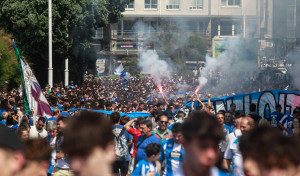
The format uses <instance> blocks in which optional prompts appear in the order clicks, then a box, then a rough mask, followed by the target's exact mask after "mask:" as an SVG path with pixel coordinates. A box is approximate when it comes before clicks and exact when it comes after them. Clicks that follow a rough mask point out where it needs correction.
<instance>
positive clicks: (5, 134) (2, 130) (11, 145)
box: [0, 125, 24, 151]
mask: <svg viewBox="0 0 300 176" xmlns="http://www.w3.org/2000/svg"><path fill="white" fill-rule="evenodd" d="M0 148H6V149H11V150H14V151H17V150H21V151H24V148H23V145H22V142H21V139H20V138H19V137H18V136H17V134H16V133H14V132H13V131H11V130H10V129H9V128H8V127H6V126H4V125H0Z"/></svg>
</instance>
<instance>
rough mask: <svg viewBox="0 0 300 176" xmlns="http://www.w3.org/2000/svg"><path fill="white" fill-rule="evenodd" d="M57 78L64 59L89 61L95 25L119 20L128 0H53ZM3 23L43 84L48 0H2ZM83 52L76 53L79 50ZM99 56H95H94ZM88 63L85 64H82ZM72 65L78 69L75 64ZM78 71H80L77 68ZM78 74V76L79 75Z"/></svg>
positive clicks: (61, 72)
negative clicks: (87, 56) (88, 56)
mask: <svg viewBox="0 0 300 176" xmlns="http://www.w3.org/2000/svg"><path fill="white" fill-rule="evenodd" d="M52 1H53V3H52V5H53V7H52V10H53V11H52V18H53V27H52V28H53V67H54V80H55V81H56V82H59V81H61V80H62V77H63V70H64V59H66V58H69V59H70V63H77V61H80V62H82V63H83V64H86V63H89V60H87V61H82V60H86V59H87V58H83V56H86V55H88V54H90V53H83V54H82V53H81V52H93V54H90V55H91V56H92V57H93V58H94V57H95V55H96V54H95V51H94V50H93V49H92V36H93V32H94V29H95V28H96V27H101V26H107V25H108V24H109V23H110V22H116V21H118V20H119V19H120V18H121V17H122V16H121V11H120V10H123V9H124V7H125V4H126V3H127V1H122V2H121V3H118V2H120V1H119V0H52ZM0 27H2V28H3V29H5V30H6V31H9V32H10V33H11V34H12V35H13V36H14V38H15V39H16V42H17V44H18V45H19V48H20V49H21V51H22V54H23V55H24V56H25V57H26V58H27V60H28V61H29V62H30V63H32V64H33V65H32V68H33V70H34V71H35V74H36V77H37V79H38V80H40V83H41V84H42V85H45V83H46V82H47V81H46V80H47V68H48V0H34V1H32V0H6V1H0ZM79 52H80V54H77V53H79ZM94 59H96V58H94ZM81 66H82V67H86V65H81ZM70 67H71V68H70V69H71V71H72V70H75V71H78V69H76V67H78V66H77V65H76V64H70ZM76 73H77V72H76ZM77 78H78V77H77Z"/></svg>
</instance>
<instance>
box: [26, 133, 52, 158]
mask: <svg viewBox="0 0 300 176" xmlns="http://www.w3.org/2000/svg"><path fill="white" fill-rule="evenodd" d="M24 147H25V157H26V159H27V160H29V161H36V162H43V161H48V160H49V159H50V158H51V152H52V149H51V147H50V144H49V142H48V141H47V140H46V139H42V138H34V139H28V140H26V141H25V142H24Z"/></svg>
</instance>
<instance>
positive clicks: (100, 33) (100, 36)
mask: <svg viewBox="0 0 300 176" xmlns="http://www.w3.org/2000/svg"><path fill="white" fill-rule="evenodd" d="M93 38H94V39H103V27H100V28H97V29H96V30H95V35H94V37H93Z"/></svg>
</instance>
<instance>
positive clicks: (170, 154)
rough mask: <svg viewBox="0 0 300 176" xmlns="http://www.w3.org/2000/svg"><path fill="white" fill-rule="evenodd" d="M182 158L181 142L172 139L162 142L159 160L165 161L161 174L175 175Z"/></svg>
mask: <svg viewBox="0 0 300 176" xmlns="http://www.w3.org/2000/svg"><path fill="white" fill-rule="evenodd" d="M183 160H184V150H183V146H182V144H176V143H174V140H173V139H168V140H167V141H165V142H164V143H163V144H162V148H161V155H160V158H159V161H160V162H164V163H165V170H164V171H163V174H162V175H163V176H177V174H178V173H179V172H178V171H179V170H180V167H181V165H182V162H183ZM178 176H179V175H178Z"/></svg>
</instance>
